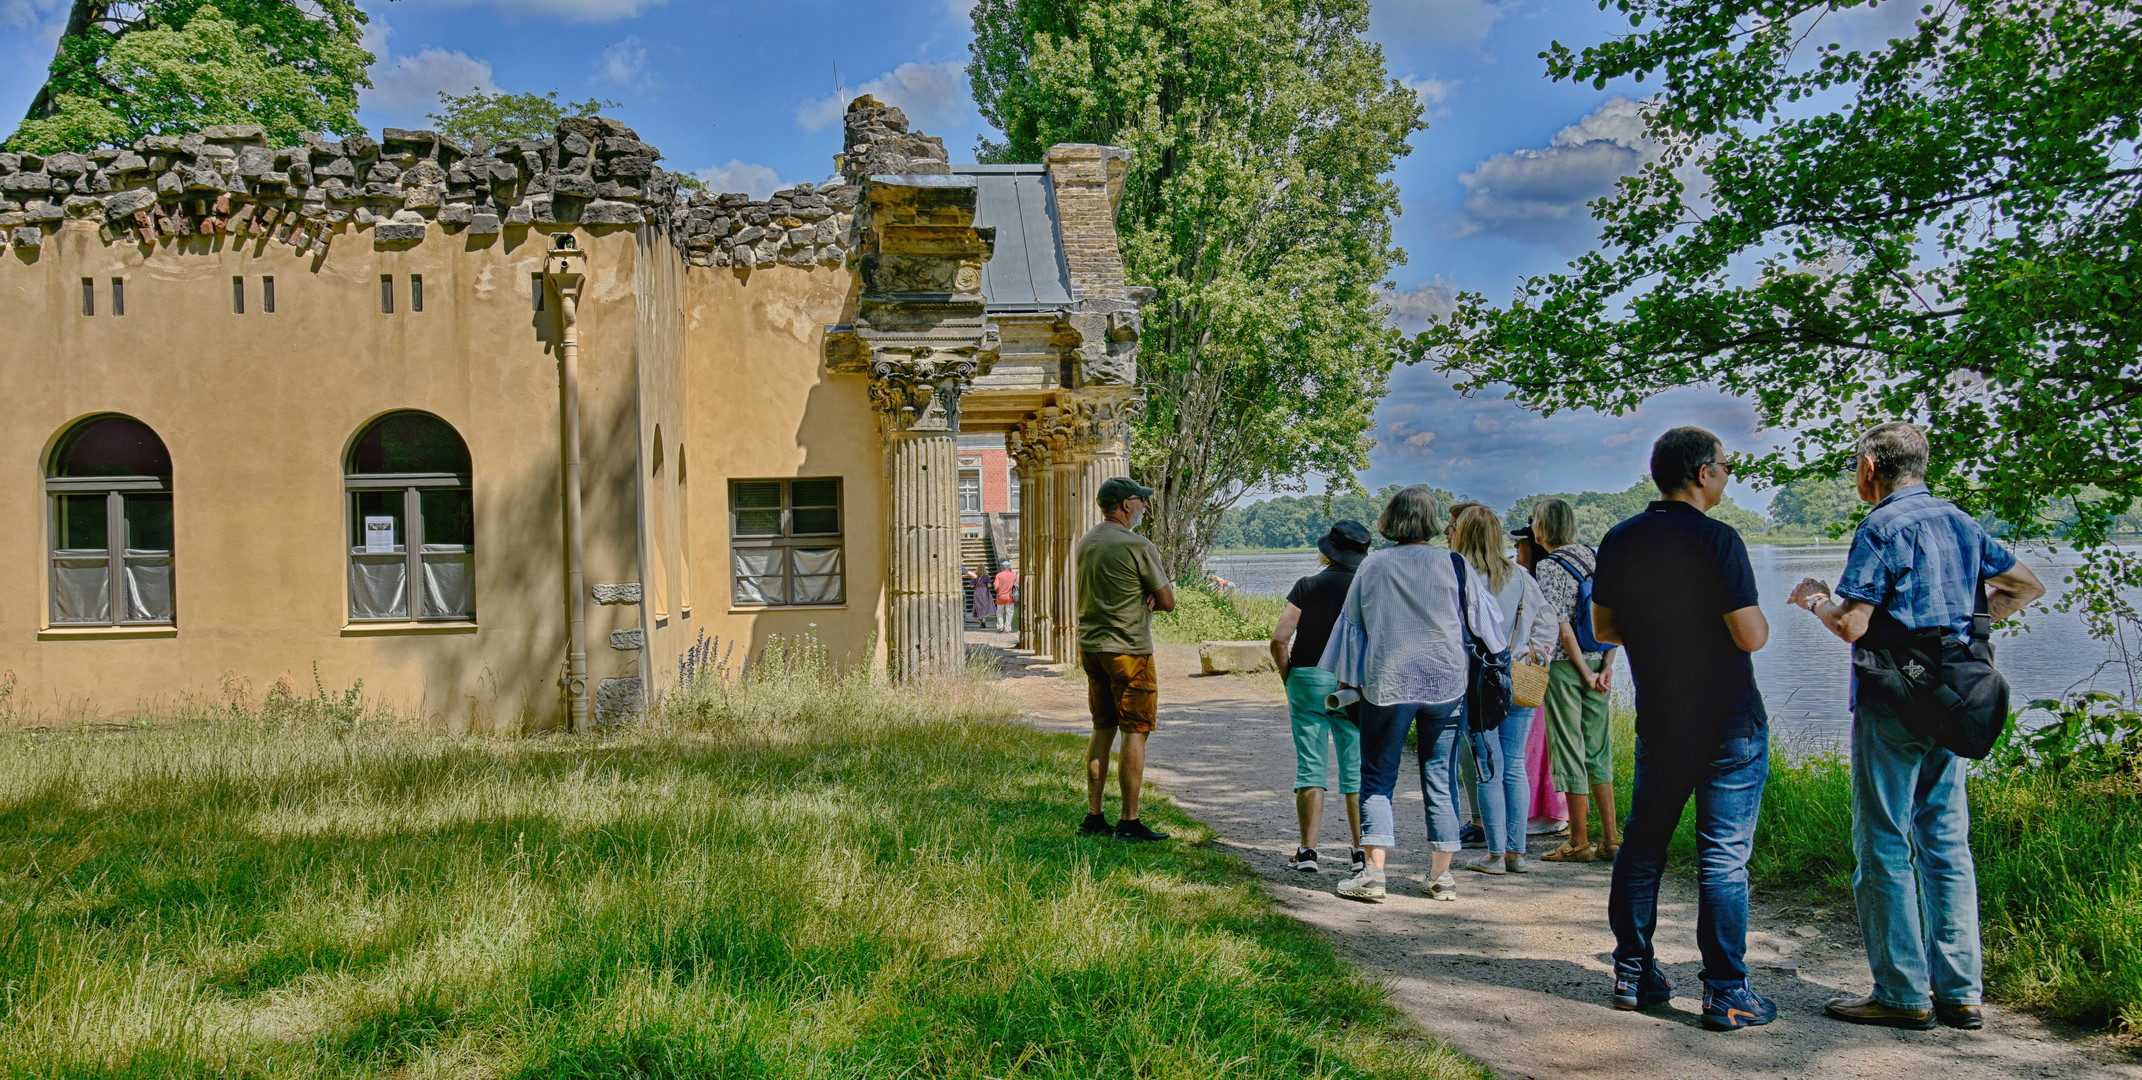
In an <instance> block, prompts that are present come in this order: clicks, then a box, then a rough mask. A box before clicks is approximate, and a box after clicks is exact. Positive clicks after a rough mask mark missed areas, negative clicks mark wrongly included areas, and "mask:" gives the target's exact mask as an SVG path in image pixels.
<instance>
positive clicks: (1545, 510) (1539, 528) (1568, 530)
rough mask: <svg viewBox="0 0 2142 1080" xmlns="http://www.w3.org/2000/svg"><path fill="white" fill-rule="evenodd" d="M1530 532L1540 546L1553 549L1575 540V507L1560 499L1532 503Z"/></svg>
mask: <svg viewBox="0 0 2142 1080" xmlns="http://www.w3.org/2000/svg"><path fill="white" fill-rule="evenodd" d="M1532 532H1533V535H1534V537H1535V538H1536V539H1538V540H1539V542H1540V547H1541V548H1542V549H1544V550H1547V551H1553V550H1554V549H1556V548H1558V547H1568V546H1569V545H1570V544H1573V543H1575V542H1576V540H1577V509H1576V507H1573V506H1571V505H1569V503H1567V502H1565V501H1564V500H1561V499H1541V500H1540V501H1538V502H1536V503H1533V504H1532Z"/></svg>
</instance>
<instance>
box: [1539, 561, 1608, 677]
mask: <svg viewBox="0 0 2142 1080" xmlns="http://www.w3.org/2000/svg"><path fill="white" fill-rule="evenodd" d="M1554 555H1556V556H1559V557H1561V558H1564V559H1568V560H1569V561H1570V562H1572V563H1575V564H1576V566H1577V569H1578V571H1579V572H1586V571H1590V570H1591V569H1592V568H1593V567H1595V566H1598V565H1599V553H1598V552H1597V551H1595V550H1593V549H1592V547H1591V545H1589V544H1564V545H1563V546H1561V547H1558V548H1556V549H1554ZM1532 570H1533V576H1534V577H1537V578H1539V581H1540V595H1541V596H1542V597H1544V598H1545V599H1546V601H1547V612H1548V614H1550V615H1552V616H1553V618H1554V621H1555V622H1558V623H1565V622H1566V623H1573V622H1576V621H1577V620H1576V619H1575V618H1574V617H1572V613H1574V612H1575V611H1576V610H1577V578H1576V576H1575V575H1574V574H1571V573H1570V572H1569V570H1568V568H1566V567H1564V566H1563V565H1562V564H1561V563H1559V562H1556V561H1555V560H1554V558H1552V557H1542V558H1541V559H1540V561H1539V563H1538V564H1537V565H1535V566H1534V567H1533V568H1532ZM1598 587H1599V586H1598V585H1596V584H1594V585H1593V586H1592V588H1593V589H1594V590H1595V591H1596V590H1597V589H1598ZM1567 655H1569V654H1568V653H1566V652H1563V651H1562V638H1561V635H1560V634H1559V633H1557V634H1556V635H1555V644H1554V655H1553V656H1551V657H1549V658H1548V659H1550V660H1559V659H1561V658H1562V657H1564V656H1567ZM1605 655H1606V653H1604V652H1588V653H1585V654H1584V659H1585V660H1586V661H1587V662H1589V663H1590V664H1591V665H1592V666H1594V667H1597V666H1598V665H1599V658H1600V657H1602V656H1605Z"/></svg>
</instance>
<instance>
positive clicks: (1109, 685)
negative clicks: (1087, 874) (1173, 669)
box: [1076, 476, 1175, 841]
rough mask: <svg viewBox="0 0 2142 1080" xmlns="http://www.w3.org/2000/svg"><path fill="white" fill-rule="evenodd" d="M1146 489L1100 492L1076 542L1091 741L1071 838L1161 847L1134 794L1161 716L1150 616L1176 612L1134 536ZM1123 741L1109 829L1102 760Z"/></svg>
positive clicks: (1125, 482) (1156, 556)
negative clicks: (1079, 819)
mask: <svg viewBox="0 0 2142 1080" xmlns="http://www.w3.org/2000/svg"><path fill="white" fill-rule="evenodd" d="M1152 497H1153V489H1152V488H1149V487H1144V486H1141V485H1140V484H1138V483H1137V482H1136V481H1134V480H1132V479H1131V478H1129V477H1127V476H1118V477H1113V478H1111V479H1109V480H1108V481H1106V482H1104V483H1103V484H1102V485H1101V490H1100V495H1099V498H1098V500H1097V501H1098V502H1099V503H1100V504H1101V523H1100V524H1099V525H1095V526H1094V527H1093V529H1092V531H1090V532H1088V533H1087V534H1086V535H1085V536H1082V537H1080V538H1079V541H1078V552H1077V555H1076V562H1077V565H1078V650H1079V664H1080V666H1081V667H1082V668H1084V669H1085V672H1086V704H1087V706H1088V708H1089V709H1091V710H1092V712H1093V737H1092V738H1091V739H1089V740H1087V743H1086V820H1085V821H1084V822H1083V823H1081V824H1080V825H1079V827H1078V831H1079V832H1081V833H1085V834H1087V835H1108V834H1110V833H1113V834H1114V836H1115V837H1116V839H1118V840H1133V841H1144V840H1166V839H1167V838H1168V834H1166V833H1162V832H1155V831H1153V830H1152V829H1151V828H1148V827H1147V826H1146V824H1145V822H1143V821H1140V820H1138V787H1139V785H1141V784H1143V783H1144V782H1145V739H1146V736H1148V735H1150V734H1152V733H1153V721H1154V719H1155V717H1156V715H1157V713H1158V710H1159V706H1160V680H1159V673H1158V672H1157V671H1156V670H1155V669H1154V667H1153V613H1154V612H1156V611H1174V610H1175V586H1174V585H1172V584H1170V583H1169V581H1168V576H1167V574H1166V573H1165V572H1164V571H1162V570H1161V568H1160V549H1159V548H1158V547H1156V546H1154V544H1153V542H1152V541H1151V540H1148V539H1146V538H1145V537H1143V536H1140V535H1138V534H1137V533H1134V532H1132V531H1131V530H1132V529H1135V528H1137V527H1138V523H1139V522H1141V521H1143V520H1145V509H1146V500H1148V499H1150V498H1152ZM1118 731H1120V732H1122V734H1123V753H1122V755H1121V757H1120V759H1119V760H1118V762H1117V779H1118V781H1119V783H1120V785H1121V787H1122V792H1123V813H1122V816H1121V817H1119V818H1118V819H1117V821H1116V824H1115V825H1114V827H1113V828H1111V827H1110V826H1109V824H1108V818H1107V817H1106V816H1104V815H1103V814H1102V813H1101V797H1102V796H1103V795H1104V794H1106V792H1107V790H1108V753H1109V748H1110V747H1111V746H1112V745H1113V744H1114V743H1115V741H1116V733H1117V732H1118Z"/></svg>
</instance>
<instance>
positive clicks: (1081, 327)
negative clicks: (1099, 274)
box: [1052, 300, 1144, 387]
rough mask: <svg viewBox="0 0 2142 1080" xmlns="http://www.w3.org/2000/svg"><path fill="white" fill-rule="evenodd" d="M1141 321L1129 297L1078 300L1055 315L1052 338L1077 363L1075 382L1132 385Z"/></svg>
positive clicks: (1135, 381)
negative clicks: (1076, 378) (1123, 298)
mask: <svg viewBox="0 0 2142 1080" xmlns="http://www.w3.org/2000/svg"><path fill="white" fill-rule="evenodd" d="M1143 328H1144V320H1143V318H1142V317H1141V316H1140V315H1139V313H1138V304H1137V302H1135V301H1131V300H1080V301H1078V302H1077V303H1076V304H1074V305H1073V306H1071V307H1069V308H1065V309H1064V310H1063V311H1062V313H1061V314H1059V315H1058V316H1057V321H1056V325H1055V328H1054V329H1055V336H1054V338H1053V339H1052V340H1053V341H1054V342H1055V343H1056V344H1057V345H1059V346H1061V347H1063V348H1064V349H1065V350H1066V351H1067V352H1068V353H1069V354H1070V356H1071V359H1073V360H1075V361H1076V362H1077V366H1078V385H1079V386H1080V387H1096V386H1135V385H1137V382H1138V334H1139V331H1140V330H1142V329H1143Z"/></svg>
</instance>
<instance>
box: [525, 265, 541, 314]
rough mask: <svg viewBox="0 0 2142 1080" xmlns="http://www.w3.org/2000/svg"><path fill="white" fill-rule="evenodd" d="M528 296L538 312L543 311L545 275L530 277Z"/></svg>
mask: <svg viewBox="0 0 2142 1080" xmlns="http://www.w3.org/2000/svg"><path fill="white" fill-rule="evenodd" d="M528 296H529V302H530V303H532V304H534V305H535V309H536V310H537V311H541V310H543V275H541V274H530V275H528Z"/></svg>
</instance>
